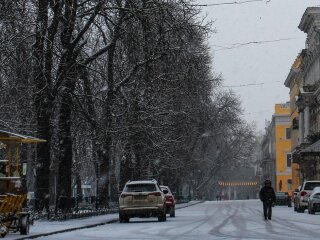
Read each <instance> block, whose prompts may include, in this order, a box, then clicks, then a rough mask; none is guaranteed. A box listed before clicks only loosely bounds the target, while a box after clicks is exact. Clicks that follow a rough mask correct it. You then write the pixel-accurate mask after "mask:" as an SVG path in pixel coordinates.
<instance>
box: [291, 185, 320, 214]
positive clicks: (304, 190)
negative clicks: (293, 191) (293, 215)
mask: <svg viewBox="0 0 320 240" xmlns="http://www.w3.org/2000/svg"><path fill="white" fill-rule="evenodd" d="M315 187H320V181H316V180H315V181H306V182H304V183H303V184H302V185H301V188H300V191H299V192H298V194H297V212H300V213H303V212H304V210H305V209H307V208H308V201H309V197H310V193H311V192H312V191H313V189H314V188H315Z"/></svg>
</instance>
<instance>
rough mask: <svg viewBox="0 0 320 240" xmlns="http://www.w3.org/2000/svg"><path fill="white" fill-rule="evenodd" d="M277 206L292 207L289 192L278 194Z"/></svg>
mask: <svg viewBox="0 0 320 240" xmlns="http://www.w3.org/2000/svg"><path fill="white" fill-rule="evenodd" d="M275 205H285V206H288V207H292V203H291V197H290V196H289V194H288V193H287V192H276V202H275Z"/></svg>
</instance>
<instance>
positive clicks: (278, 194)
mask: <svg viewBox="0 0 320 240" xmlns="http://www.w3.org/2000/svg"><path fill="white" fill-rule="evenodd" d="M276 195H277V196H285V195H288V193H287V192H276Z"/></svg>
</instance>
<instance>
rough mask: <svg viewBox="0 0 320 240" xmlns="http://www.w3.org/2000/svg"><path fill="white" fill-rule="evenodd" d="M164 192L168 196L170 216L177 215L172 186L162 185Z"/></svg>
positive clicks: (167, 211)
mask: <svg viewBox="0 0 320 240" xmlns="http://www.w3.org/2000/svg"><path fill="white" fill-rule="evenodd" d="M160 188H161V190H162V192H163V193H164V195H165V198H166V213H167V214H170V217H175V216H176V212H175V206H176V204H175V200H174V196H173V194H172V192H171V191H170V188H169V187H168V186H160Z"/></svg>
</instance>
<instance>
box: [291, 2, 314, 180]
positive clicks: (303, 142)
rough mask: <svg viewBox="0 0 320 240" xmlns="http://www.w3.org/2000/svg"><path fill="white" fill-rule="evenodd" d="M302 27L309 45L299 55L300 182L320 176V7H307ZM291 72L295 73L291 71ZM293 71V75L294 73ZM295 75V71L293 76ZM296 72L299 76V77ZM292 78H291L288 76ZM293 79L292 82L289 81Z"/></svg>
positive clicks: (296, 156) (297, 154)
mask: <svg viewBox="0 0 320 240" xmlns="http://www.w3.org/2000/svg"><path fill="white" fill-rule="evenodd" d="M299 29H300V30H301V31H303V32H305V33H306V34H307V39H306V48H305V49H303V50H302V51H301V54H300V55H299V58H300V60H299V61H300V66H299V73H298V75H299V78H300V79H299V84H298V86H299V90H298V96H297V98H296V101H295V104H296V106H297V108H298V116H299V118H298V129H299V130H298V131H299V135H298V145H297V146H295V147H294V146H293V149H292V154H293V161H294V163H297V164H299V169H300V171H299V175H300V181H304V180H314V179H320V159H319V156H320V147H319V145H320V142H319V141H320V8H319V7H310V8H307V9H306V11H305V13H304V15H303V17H302V19H301V22H300V24H299ZM290 74H291V73H290ZM290 74H289V76H290ZM292 75H294V74H291V77H292ZM298 75H297V73H296V76H298ZM287 80H288V79H287ZM288 82H290V81H288Z"/></svg>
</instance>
